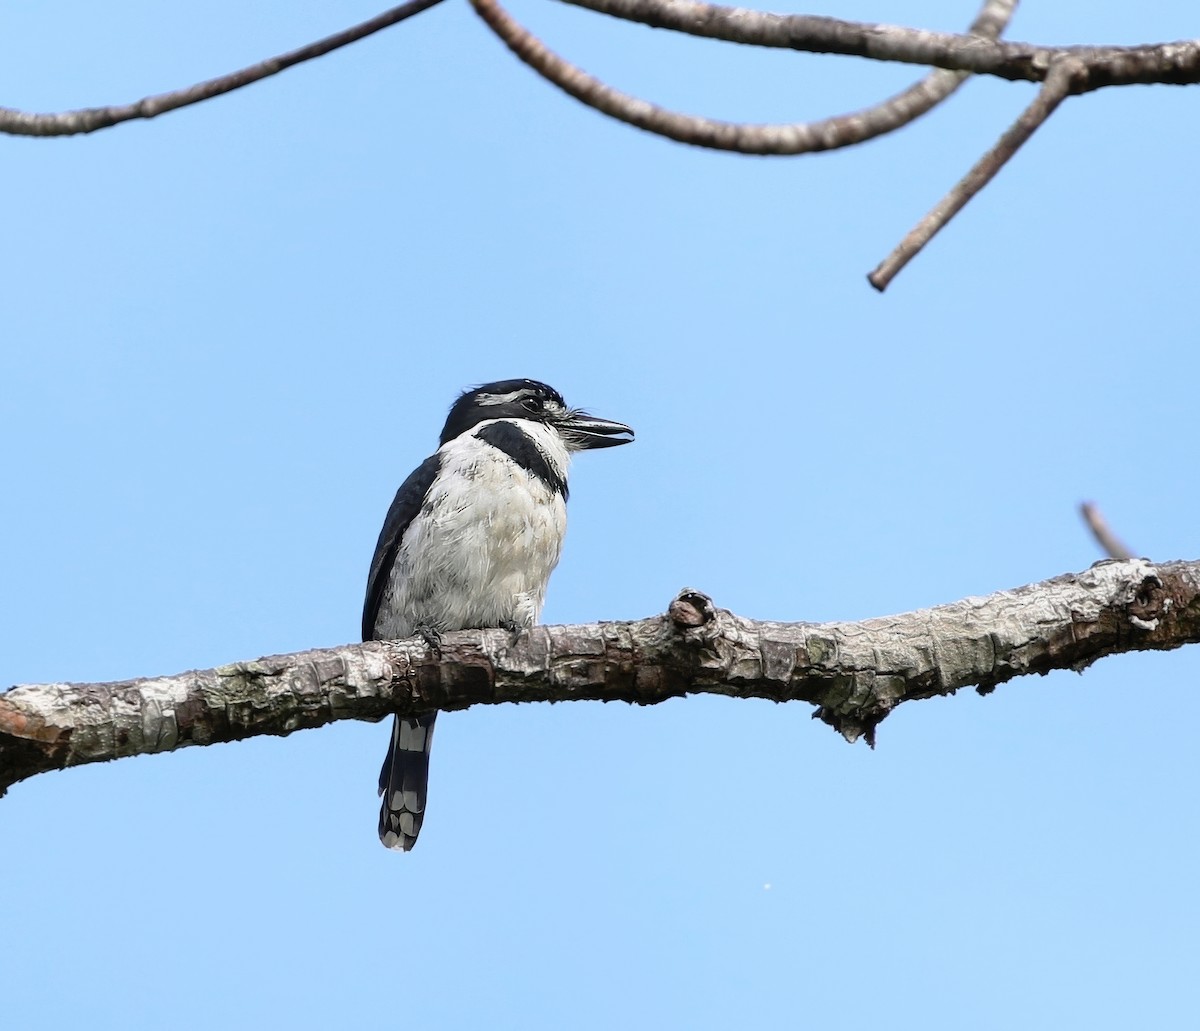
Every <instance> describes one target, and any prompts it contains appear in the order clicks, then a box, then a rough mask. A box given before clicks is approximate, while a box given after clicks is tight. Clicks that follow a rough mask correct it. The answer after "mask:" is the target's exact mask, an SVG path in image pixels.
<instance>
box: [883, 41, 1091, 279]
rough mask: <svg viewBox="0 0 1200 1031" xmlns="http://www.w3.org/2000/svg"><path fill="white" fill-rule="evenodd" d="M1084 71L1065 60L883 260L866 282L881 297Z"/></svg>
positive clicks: (1067, 59)
mask: <svg viewBox="0 0 1200 1031" xmlns="http://www.w3.org/2000/svg"><path fill="white" fill-rule="evenodd" d="M1082 71H1083V67H1082V65H1080V64H1079V63H1078V62H1077V61H1076V60H1075V59H1074V58H1064V59H1063V60H1062V61H1059V62H1058V63H1057V64H1055V66H1054V67H1053V68H1052V69H1051V71H1050V74H1049V75H1048V76H1047V77H1046V81H1045V82H1044V83H1043V84H1042V88H1041V89H1040V90H1038V95H1037V96H1036V97H1035V98H1034V100H1033V103H1032V104H1030V105H1029V106H1028V107H1027V108H1026V109H1025V110H1024V111H1022V112H1021V116H1020V117H1019V118H1018V119H1017V120H1016V121H1015V122H1014V123H1013V124H1012V126H1011V128H1009V130H1008V132H1006V133H1005V134H1004V135H1003V136H1001V137H1000V139H999V141H997V143H996V145H995V146H994V147H992V149H991V150H989V151H988V152H987V153H986V154H984V155H983V157H982V158H980V159H979V161H978V162H977V163H976V164H975V167H974V168H972V169H971V170H970V171H969V172H968V173H967V174H966V175H965V176H963V178H962V179H960V180H959V181H958V183H956V184H955V186H954V187H953V189H951V190H950V192H949V193H947V194H946V196H945V197H943V198H942V199H941V200H940V201H939V202H938V203H937V204H936V205H935V206H934V207H933V209H932V210H931V211H930V212H929V214H927V215H926V216H925V217H924V218H923V219H921V221H920V222H918V223H917V224H916V225H915V226H914V227H913V228H912V230H911V231H910V232H909V233H908V235H907V236H905V238H904V239H903V240H901V241H900V243H899V244H898V245H897V246H896V249H895V250H893V251H892V253H891V254H889V255H888V256H887V257H886V258H884V259H883V261H881V262H880V263H879V264H878V265H877V266H876V267H875V269H874V271H872V272H871V273H870V274H869V275H868V276H867V280H868V281H869V282H870V284H871V285H872V286H873V287H875V289H876V290H878V291H879V292H880V293H882V292H883V291H884V290H886V289H887V287H888V284H889V283H890V282H891V281H892V280H893V279H895V278H896V275H897V274H898V273H899V272H900V270H901V269H903V268H904V266H905V265H907V264H908V263H909V262H910V261H912V259H913V258H914V257H916V256H917V255H918V254H920V253H921V249H922V248H923V247H924V246H925V245H926V244H927V243H929V241H930V240H932V239H933V238H934V236H936V235H937V234H938V232H939V231H940V230H941V229H942V228H944V227H945V225H946V224H947V223H948V222H949V221H950V220H951V219H952V218H953V217H954V216H955V215H957V214H958V213H959V212H960V211H962V209H963V208H964V207H965V206H966V204H967V201H969V200H970V199H971V198H972V197H974V196H975V195H976V194H977V193H978V192H979V191H980V190H982V189H983V188H984V187H985V186H987V184H988V183H990V182H991V181H992V179H993V178H994V177H995V175H996V173H997V172H999V171H1000V169H1002V168H1003V167H1004V166H1005V164H1006V163H1007V162H1008V160H1009V158H1011V157H1012V156H1013V155H1014V154H1015V153H1016V152H1017V151H1018V150H1020V149H1021V146H1022V145H1023V144H1024V143H1025V142H1026V140H1028V139H1029V137H1030V136H1032V135H1033V134H1034V133H1035V132H1037V130H1038V129H1039V128H1040V127H1041V125H1042V123H1043V122H1045V121H1046V119H1047V118H1049V117H1050V116H1051V115H1052V114H1053V113H1054V111H1055V110H1056V109H1057V108H1058V105H1059V104H1061V103H1062V102H1063V101H1064V100H1065V99H1066V98H1067V96H1068V95H1069V94H1070V92H1071V83H1072V82H1073V81H1074V80H1075V78H1076V76H1078V75H1080V74H1082Z"/></svg>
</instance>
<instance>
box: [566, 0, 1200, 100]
mask: <svg viewBox="0 0 1200 1031" xmlns="http://www.w3.org/2000/svg"><path fill="white" fill-rule="evenodd" d="M563 2H564V3H569V4H572V5H574V6H576V7H586V8H587V9H588V10H590V11H597V12H599V13H601V14H608V15H612V16H613V17H614V18H624V19H625V20H627V21H633V22H638V23H639V24H642V25H649V26H650V27H652V28H661V29H672V30H674V31H676V32H685V33H688V34H689V35H693V36H704V37H706V38H708V39H720V40H726V41H728V42H730V43H745V44H750V45H752V46H760V47H781V48H784V49H788V50H803V51H806V52H808V53H814V54H845V55H849V56H853V57H867V58H871V59H872V60H875V61H895V62H900V63H903V64H920V65H932V66H933V67H935V68H947V69H950V70H951V71H960V72H972V73H974V74H976V75H994V76H998V77H999V78H1002V79H1011V80H1014V81H1017V80H1021V81H1025V82H1041V81H1042V80H1043V79H1045V77H1046V76H1047V74H1049V71H1050V68H1051V67H1052V66H1053V65H1054V64H1055V62H1057V61H1061V60H1063V59H1064V58H1067V57H1073V58H1077V59H1078V60H1079V61H1080V63H1081V64H1082V65H1083V67H1084V69H1085V74H1084V75H1083V76H1082V77H1081V78H1080V80H1079V81H1078V82H1077V83H1074V84H1073V88H1072V92H1074V93H1086V92H1088V91H1089V90H1094V89H1100V88H1101V87H1103V86H1128V85H1133V84H1135V83H1141V84H1149V83H1163V84H1168V85H1188V84H1191V83H1195V82H1200V40H1194V39H1193V40H1182V41H1179V42H1171V43H1152V44H1146V45H1143V46H1132V47H1116V46H1070V47H1047V46H1038V45H1035V44H1032V43H1001V42H994V41H992V40H987V39H981V38H980V37H979V36H978V35H956V34H955V33H952V32H930V31H928V30H926V29H910V28H905V27H903V26H899V25H877V24H871V23H868V22H852V21H842V20H840V19H838V18H825V17H821V16H819V15H811V14H768V13H766V12H764V11H748V10H746V9H744V8H741V7H724V6H721V5H719V4H706V3H698V2H696V0H563Z"/></svg>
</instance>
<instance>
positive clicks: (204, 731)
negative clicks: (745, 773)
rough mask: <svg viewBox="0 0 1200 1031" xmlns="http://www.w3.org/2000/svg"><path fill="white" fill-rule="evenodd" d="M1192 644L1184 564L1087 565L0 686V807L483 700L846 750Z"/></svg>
mask: <svg viewBox="0 0 1200 1031" xmlns="http://www.w3.org/2000/svg"><path fill="white" fill-rule="evenodd" d="M1198 640H1200V562H1172V563H1165V564H1154V563H1151V562H1148V561H1146V560H1144V559H1133V560H1129V561H1120V562H1114V561H1106V562H1100V563H1098V564H1096V565H1095V566H1093V567H1092V568H1091V569H1089V570H1086V571H1085V572H1082V573H1076V574H1069V575H1066V576H1060V577H1057V578H1055V579H1053V580H1047V581H1044V582H1042V583H1038V584H1032V585H1029V586H1026V587H1020V588H1017V589H1016V590H1012V591H1001V592H999V593H997V594H991V595H988V596H987V597H981V598H966V599H964V600H963V601H959V602H955V603H953V604H951V605H943V606H939V607H937V608H932V609H924V610H921V611H918V612H910V613H905V614H903V615H898V616H888V617H883V618H879V619H869V620H864V621H862V622H856V623H775V622H768V621H762V620H753V619H745V618H742V617H740V616H735V615H733V614H732V613H730V612H725V611H723V610H719V609H716V608H715V607H714V606H713V604H712V602H711V600H710V599H709V598H708V597H706V596H705V595H703V594H701V593H700V592H698V591H693V590H684V591H682V592H680V594H679V595H678V596H677V597H676V598H675V600H674V601H673V602H672V603H671V605H670V608H669V610H668V611H667V613H666V614H665V615H662V616H656V617H652V618H650V619H642V620H636V621H633V622H624V623H589V624H583V625H579V626H539V627H535V628H533V629H532V630H530V631H527V632H525V633H522V634H520V635H518V636H515V637H514V636H513V635H511V634H509V633H508V632H507V631H503V630H482V631H480V630H476V631H460V632H456V633H451V634H447V635H445V638H444V640H443V644H442V654H441V656H440V658H439V657H438V656H436V655H434V654H432V653H431V652H430V651H429V649H428V648H427V647H426V645H425V644H424V643H423V642H421V641H420V640H419V639H412V640H407V641H385V642H369V643H366V644H354V645H345V646H343V647H340V648H329V649H321V650H315V651H308V652H300V653H298V654H295V655H282V656H273V657H270V658H263V659H257V660H255V661H252V662H238V663H233V664H232V665H228V666H221V667H218V668H216V669H211V670H202V671H195V672H190V673H182V674H179V675H177V676H170V677H156V678H151V679H145V680H128V681H122V682H119V683H111V684H39V685H26V686H20V687H14V688H12V689H10V690H9V691H7V692H5V693H4V694H0V792H3V791H4V790H6V789H7V788H8V787H9V786H10V785H12V784H14V783H16V782H17V781H20V780H24V779H26V778H27V777H31V776H33V775H34V774H37V773H42V772H44V771H46V770H52V769H62V768H64V767H67V766H78V765H82V764H84V763H91V762H99V761H102V760H107V759H116V758H119V757H121V756H127V755H139V754H143V753H148V752H167V751H171V750H173V749H176V748H182V747H183V746H185V745H205V744H212V743H214V742H220V741H235V740H239V739H241V738H245V737H251V736H254V735H259V734H277V735H282V734H290V733H292V731H295V730H300V729H303V728H305V727H318V726H321V725H323V724H325V723H330V722H332V721H334V720H339V719H364V720H377V719H379V718H381V717H382V716H384V715H386V714H387V713H390V712H400V713H417V712H427V711H430V710H433V709H438V710H449V709H464V708H467V707H468V706H471V705H477V704H495V703H498V702H525V701H570V700H600V701H625V702H634V703H637V704H640V705H653V704H655V703H657V702H661V701H665V700H666V699H668V698H677V697H680V696H682V695H686V694H691V693H710V694H723V695H730V696H733V697H747V698H769V699H772V700H774V701H780V702H783V701H805V702H808V703H810V704H812V705H815V706H816V707H817V710H816V713H815V714H814V715H817V716H819V717H820V718H821V719H822V720H824V721H825V722H826V723H827V724H829V725H830V726H831V727H833V728H834V729H836V730H837V731H839V732H840V733H841V734H842V735H844V736H845V737H846V738H847V739H848V740H850V741H854V740H856V739H857V738H859V737H865V738H866V739H867V741H868V742H871V743H873V741H874V733H875V728H876V727H877V726H878V724H879V723H880V721H881V720H882V719H883V718H884V717H885V716H887V714H888V713H889V712H891V710H892V709H894V708H895V707H896V706H897V705H899V704H900V703H901V702H906V701H912V700H915V699H919V698H929V697H932V696H934V695H945V694H953V693H954V692H955V691H957V690H959V689H960V688H963V687H969V686H974V687H976V688H978V689H979V690H980V691H983V692H987V691H990V690H992V689H993V688H994V687H995V686H996V685H997V684H1001V683H1003V682H1004V681H1007V680H1011V679H1012V678H1013V677H1018V676H1022V675H1024V674H1027V673H1046V672H1048V671H1050V670H1052V669H1074V670H1082V669H1084V668H1085V667H1086V666H1088V665H1090V664H1091V663H1093V662H1095V661H1096V660H1097V659H1099V658H1101V657H1103V656H1105V655H1111V654H1114V653H1117V652H1131V651H1141V650H1147V649H1158V650H1162V649H1169V648H1178V647H1180V646H1181V645H1184V644H1189V643H1192V642H1195V641H1198Z"/></svg>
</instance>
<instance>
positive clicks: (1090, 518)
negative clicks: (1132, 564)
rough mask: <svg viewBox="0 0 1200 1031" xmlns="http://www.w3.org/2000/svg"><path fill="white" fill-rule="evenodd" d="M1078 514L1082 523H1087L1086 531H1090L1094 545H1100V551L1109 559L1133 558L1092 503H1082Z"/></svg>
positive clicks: (1127, 547)
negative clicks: (1094, 541)
mask: <svg viewBox="0 0 1200 1031" xmlns="http://www.w3.org/2000/svg"><path fill="white" fill-rule="evenodd" d="M1079 514H1080V515H1082V516H1083V521H1084V522H1085V523H1087V526H1088V529H1089V530H1091V531H1092V536H1093V537H1095V538H1096V543H1097V544H1099V545H1100V548H1101V550H1102V551H1103V552H1104V553H1105V554H1106V555H1107V556H1108V557H1109V558H1116V559H1129V558H1133V552H1132V551H1131V550H1130V549H1129V546H1128V545H1127V544H1126V543H1125V542H1124V541H1122V540H1121V538H1120V537H1118V536H1117V535H1116V534H1115V533H1113V532H1112V527H1110V526H1109V525H1108V520H1107V519H1105V518H1104V516H1102V515H1101V514H1100V509H1099V508H1097V507H1096V505H1095V503H1094V502H1091V501H1085V502H1083V504H1081V505H1080V506H1079Z"/></svg>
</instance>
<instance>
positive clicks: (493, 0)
mask: <svg viewBox="0 0 1200 1031" xmlns="http://www.w3.org/2000/svg"><path fill="white" fill-rule="evenodd" d="M471 3H472V5H473V6H474V8H475V11H476V13H478V14H479V16H480V17H481V18H482V19H483V20H484V22H485V23H486V24H487V25H488V27H489V28H491V29H492V31H493V32H495V33H496V35H497V36H499V37H500V38H501V39H502V40H503V41H504V43H505V44H506V45H507V46H508V48H509V49H510V50H512V52H513V53H514V54H516V56H517V57H519V58H520V59H521V60H522V61H524V62H525V63H526V64H527V65H529V67H530V68H532V69H533V70H534V71H535V72H537V73H538V74H539V75H541V76H542V77H543V78H545V79H546V80H547V81H549V82H551V83H553V84H554V85H555V86H557V87H558V88H559V89H561V90H563V91H564V92H565V93H567V94H569V95H570V96H572V97H574V98H575V99H576V100H578V101H580V102H581V103H583V104H586V105H587V106H588V107H592V108H595V109H596V110H597V111H600V112H602V113H604V114H606V115H609V116H610V117H612V118H615V119H617V120H618V121H621V122H625V123H626V124H628V125H632V126H635V127H636V128H639V129H644V130H645V131H647V132H652V133H655V134H656V135H659V136H666V137H668V138H669V139H672V140H677V141H678V142H680V143H687V144H690V145H692V146H698V147H710V148H713V149H714V150H729V151H735V152H737V153H739V154H760V155H795V154H811V153H815V152H817V151H823V150H835V149H838V148H840V147H849V146H853V145H854V144H856V143H862V142H864V141H865V140H869V139H873V138H875V137H876V136H881V135H884V134H885V133H889V132H894V131H895V130H896V129H899V128H900V127H902V126H904V125H907V124H909V123H910V122H912V121H915V120H916V119H917V118H919V117H920V116H921V115H923V114H925V113H926V112H928V111H929V110H930V109H932V108H933V107H934V106H936V105H937V104H939V103H940V102H941V101H943V100H945V99H946V97H948V96H950V94H951V93H953V92H954V91H955V90H956V89H957V88H958V87H959V86H960V85H961V84H962V82H963V80H964V79H965V78H966V73H965V72H950V71H943V70H938V71H935V72H931V73H930V74H929V75H927V76H926V77H925V78H924V79H922V80H921V81H920V82H917V83H914V84H913V85H912V86H910V87H909V88H908V89H906V90H904V91H903V92H902V93H898V94H896V95H895V96H893V97H889V98H888V99H887V100H884V101H882V102H880V103H879V104H876V105H874V106H872V107H869V108H865V109H863V110H861V111H854V112H851V113H849V114H844V115H835V116H833V117H831V118H824V119H821V120H820V121H816V122H791V123H783V124H777V125H756V124H751V123H744V122H724V121H719V120H717V119H712V118H703V117H700V116H697V115H687V114H682V113H680V112H677V111H671V110H668V109H667V108H664V107H659V106H658V105H656V104H651V103H650V102H649V101H646V100H641V99H639V98H637V97H633V96H630V95H629V94H628V93H622V92H621V91H620V90H617V89H614V88H613V87H611V86H609V85H607V84H606V83H604V82H602V81H601V80H600V79H597V78H596V77H595V76H593V75H589V74H588V73H587V72H585V71H583V69H581V68H578V67H576V66H575V65H573V64H571V63H570V62H568V61H566V60H564V59H563V58H562V57H560V56H559V55H558V54H556V53H554V51H552V50H550V49H549V48H548V47H547V46H546V45H545V44H544V43H542V41H541V40H539V39H538V38H537V37H536V36H534V35H533V34H532V33H531V32H530V31H529V30H528V29H526V28H524V27H523V26H522V25H520V24H518V23H517V22H516V21H515V20H514V19H513V18H512V17H511V16H510V15H509V14H508V12H507V11H505V10H504V8H502V7H501V6H500V4H499V3H498V2H497V0H471ZM1016 3H1017V0H985V3H984V5H983V8H982V10H981V11H980V13H979V16H978V17H977V18H976V19H975V21H974V23H972V25H971V29H970V31H971V32H973V33H978V34H979V35H980V36H991V35H995V34H999V33H1000V32H1002V31H1003V30H1004V28H1005V27H1006V26H1007V24H1008V21H1009V19H1010V18H1011V17H1012V13H1013V9H1014V8H1015V7H1016ZM743 13H752V12H743Z"/></svg>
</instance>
